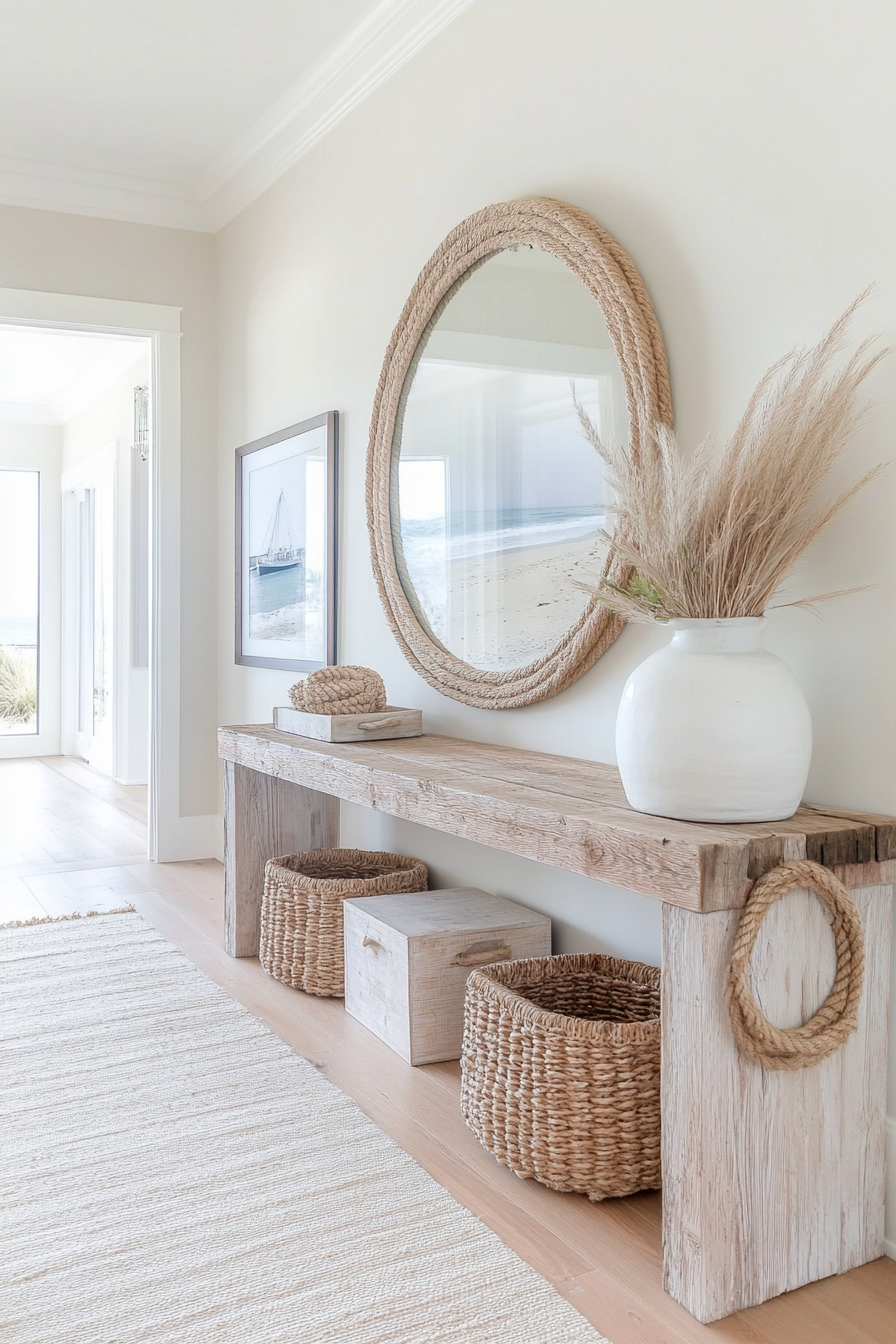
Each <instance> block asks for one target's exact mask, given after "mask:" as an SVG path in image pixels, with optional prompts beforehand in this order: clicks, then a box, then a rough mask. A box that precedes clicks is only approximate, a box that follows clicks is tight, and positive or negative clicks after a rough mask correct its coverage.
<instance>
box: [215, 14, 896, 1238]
mask: <svg viewBox="0 0 896 1344" xmlns="http://www.w3.org/2000/svg"><path fill="white" fill-rule="evenodd" d="M894 46H896V7H894V6H893V5H892V4H889V3H885V2H884V0H851V2H850V3H846V0H790V3H788V4H787V5H781V4H779V3H777V0H756V2H755V3H754V4H752V5H740V6H736V5H719V4H717V3H714V0H679V3H676V4H674V5H669V4H664V3H661V0H629V3H627V4H625V5H610V4H608V3H595V2H594V0H553V2H552V3H551V4H545V3H544V0H517V2H516V3H515V4H513V5H509V4H507V3H502V0H476V4H475V5H473V6H471V8H470V9H469V10H467V11H466V12H465V13H464V14H463V15H462V16H461V17H460V18H459V19H458V20H457V21H456V22H455V23H454V24H453V25H452V26H451V27H450V28H448V29H447V30H446V31H445V32H444V33H442V34H441V35H440V36H439V37H438V38H437V39H436V40H435V41H434V42H433V43H432V44H431V45H430V46H429V47H428V48H426V50H424V51H423V52H422V53H421V54H420V55H418V56H417V57H416V58H415V59H414V61H412V62H411V63H410V64H409V65H407V66H406V67H404V68H403V69H402V70H401V71H400V72H399V74H398V75H397V76H396V77H394V78H393V79H392V80H391V81H390V82H389V83H388V84H386V85H384V86H383V87H381V88H380V89H379V90H378V91H377V92H376V94H375V95H374V96H373V97H371V98H370V99H369V100H368V101H367V102H366V103H365V104H364V105H363V108H362V109H361V110H360V111H358V112H355V113H354V114H353V115H352V116H351V117H350V118H348V119H347V120H346V121H345V122H343V123H342V124H341V125H340V126H339V127H338V128H337V129H336V130H335V131H334V132H333V133H331V134H330V135H329V137H328V138H327V139H326V140H325V141H323V142H322V143H321V144H320V145H318V146H317V147H316V149H315V150H314V151H313V152H312V153H311V154H310V155H309V156H308V157H307V158H305V159H304V160H302V161H301V162H300V163H299V164H298V165H297V166H296V168H294V169H293V170H292V172H291V173H290V174H289V175H288V176H287V177H286V178H285V179H283V180H282V181H281V182H279V183H278V184H277V185H276V186H275V187H273V188H272V189H271V190H270V191H268V192H267V194H266V195H265V196H264V197H263V198H262V199H260V200H259V201H257V202H255V204H254V205H252V206H251V207H250V208H249V209H247V210H246V211H245V212H244V213H243V214H242V215H241V216H240V217H238V218H237V219H236V220H235V221H234V222H233V223H232V224H231V225H229V226H228V227H227V228H226V229H225V230H224V231H223V233H222V234H221V235H220V236H219V242H220V257H219V266H220V295H219V304H220V328H219V332H220V338H219V339H220V357H221V363H220V387H221V398H220V408H221V411H220V415H221V419H220V477H219V490H220V496H221V531H220V551H219V571H220V574H221V576H222V584H221V606H220V630H221V643H220V668H219V671H220V692H221V704H220V714H221V718H222V720H223V721H224V722H247V721H253V720H254V721H260V720H269V719H270V713H271V707H272V705H273V704H275V703H280V704H283V703H285V694H286V689H287V686H288V684H289V682H290V677H289V676H288V675H281V674H278V673H275V672H265V671H258V670H254V669H249V668H242V667H235V666H234V664H233V652H232V635H231V629H232V583H231V582H230V580H229V575H230V573H231V569H232V554H233V533H232V498H233V484H232V482H233V450H234V448H235V447H236V446H237V445H238V444H240V443H244V442H246V441H248V440H251V439H254V438H256V437H258V436H260V435H263V434H267V433H269V432H271V431H273V430H276V429H279V428H281V427H282V426H285V425H288V424H290V423H292V422H294V421H298V420H302V419H304V418H306V417H308V416H311V415H315V414H317V413H319V412H321V411H324V410H328V409H330V408H334V407H335V408H337V409H338V410H339V411H340V413H341V415H342V432H343V434H342V469H341V479H342V499H341V567H340V623H339V636H340V661H343V662H358V663H368V664H370V665H371V666H373V667H375V668H377V669H378V670H379V671H380V672H381V673H382V674H383V675H384V676H385V678H386V681H387V684H388V687H389V692H390V696H391V698H392V701H393V703H398V704H408V705H422V706H423V707H424V709H425V711H426V722H427V726H428V728H429V729H432V730H435V731H441V732H446V731H447V732H455V733H459V734H461V735H464V736H468V737H472V738H478V739H482V740H489V741H500V742H505V743H512V744H515V745H519V746H526V747H530V748H537V749H541V750H545V751H553V752H561V753H568V754H570V755H574V756H583V757H593V758H596V759H598V760H605V761H609V760H612V759H613V723H614V716H615V711H616V706H617V702H618V699H619V694H620V691H621V688H622V685H623V682H624V680H625V678H626V676H627V674H628V672H629V671H630V670H631V669H632V668H633V667H634V666H635V665H636V664H637V663H638V662H639V661H640V660H641V659H642V658H643V657H644V656H645V655H646V654H647V653H648V652H650V651H651V650H652V649H654V648H656V647H657V646H658V645H659V644H661V643H662V642H663V640H664V636H663V635H662V633H661V632H659V631H653V630H650V629H644V628H635V627H630V628H628V629H627V630H626V631H625V632H624V633H623V635H622V637H621V638H620V639H619V641H618V642H617V643H616V644H615V645H614V647H613V648H612V649H611V650H610V651H609V653H608V654H607V655H606V656H605V657H604V658H603V659H601V661H600V662H599V663H598V665H597V666H596V667H595V668H594V669H593V670H592V671H591V672H589V673H588V674H587V675H586V676H585V677H583V678H582V680H581V681H580V682H578V683H577V684H576V685H575V686H574V687H572V688H571V689H570V690H568V691H566V692H565V693H564V694H563V695H560V696H558V697H557V698H556V699H554V700H550V701H548V702H546V703H545V704H542V705H538V706H535V707H533V708H530V709H526V710H520V711H514V712H511V713H504V714H501V713H492V712H486V711H477V710H473V709H469V708H466V707H464V706H462V705H458V704H456V703H454V702H452V701H449V700H446V699H444V698H442V697H441V696H439V695H438V694H437V693H436V692H434V691H432V690H430V689H429V688H428V687H427V686H426V685H425V684H423V683H422V682H421V681H420V680H419V679H418V678H417V677H416V676H415V674H414V673H413V672H412V671H411V670H410V668H409V667H408V666H407V664H406V663H405V662H404V660H403V658H402V657H401V655H400V653H399V651H398V648H397V646H396V644H395V643H394V641H393V639H392V637H391V635H390V634H389V631H388V628H387V626H386V622H385V620H384V617H383V614H382V611H381V609H380V605H379V600H378V598H377V594H376V590H375V587H374V583H373V579H372V576H371V569H370V563H369V559H368V543H367V535H366V524H365V515H364V456H365V448H366V438H367V429H368V420H369V415H370V408H371V403H372V399H373V394H374V389H375V386H376V381H377V376H378V373H379V368H380V362H381V359H382V356H383V352H384V350H385V347H386V344H387V341H388V339H389V335H390V332H391V330H392V326H393V324H394V322H395V320H396V319H397V317H398V314H399V312H400V310H401V307H402V305H403V303H404V301H405V298H406V296H407V293H408V291H409V289H410V287H411V285H412V283H413V281H414V278H415V277H416V275H417V272H418V270H419V269H420V267H421V266H422V265H423V263H424V262H425V261H426V259H427V257H428V256H429V254H430V253H431V252H432V250H433V249H434V248H435V247H436V246H437V244H438V243H439V242H440V240H441V239H442V237H443V236H444V235H445V234H446V233H447V232H448V230H449V229H450V228H452V227H453V225H455V224H456V223H457V222H458V221H459V220H461V219H462V218H464V217H465V216H466V215H468V214H470V213H471V212H472V211H474V210H476V209H478V208H480V207H482V206H484V205H486V204H488V203H489V202H492V201H498V200H503V199H507V198H510V197H515V196H522V195H527V194H543V195H550V196H555V197H559V198H561V199H565V200H567V201H570V202H572V203H574V204H575V205H578V206H581V207H583V208H584V209H586V210H588V211H589V212H590V213H591V214H593V215H594V217H595V218H596V219H598V220H599V221H600V222H601V223H602V224H604V225H605V226H606V227H607V228H609V229H610V230H611V232H613V233H614V234H615V235H616V236H617V237H618V238H619V240H620V241H621V242H622V243H623V244H624V245H625V246H626V247H627V248H628V249H629V251H630V252H631V253H632V255H633V256H634V258H635V260H636V262H637V264H638V266H639V267H640V269H641V272H642V274H643V276H644V278H645V280H646V283H647V286H648V289H649V290H650V293H651V295H652V297H653V300H654V303H655V305H656V308H657V311H658V315H659V319H660V323H661V325H662V328H663V331H664V333H665V337H666V342H667V345H668V349H669V356H670V363H671V370H672V380H673V391H674V397H675V406H676V416H677V423H678V428H679V431H680V434H681V437H682V440H683V442H684V444H685V445H689V444H693V443H694V442H695V441H696V440H697V439H698V438H699V437H701V436H702V435H704V434H705V433H707V431H709V430H712V431H714V432H715V433H716V434H719V435H724V434H725V433H726V432H727V431H728V430H730V429H731V427H732V426H733V424H734V421H735V419H736V417H737V415H738V413H739V412H740V410H741V408H742V406H743V404H744V402H745V400H746V398H747V396H748V395H749V393H750V392H751V390H752V388H753V387H754V385H755V383H756V381H757V379H758V378H759V376H760V375H761V373H762V372H763V371H764V370H765V368H766V367H767V366H768V365H769V364H770V363H771V361H772V360H774V359H775V358H776V357H777V356H779V355H780V354H782V353H783V352H784V351H786V350H787V349H789V348H790V347H791V346H793V345H794V344H795V343H798V342H811V341H813V340H815V339H816V338H817V337H818V336H819V335H820V334H821V333H822V331H823V330H824V329H825V328H826V327H827V326H828V325H829V323H830V322H831V321H832V320H833V318H834V317H835V316H836V315H837V314H838V313H839V312H840V311H841V310H842V309H843V308H844V307H845V306H846V305H847V304H848V303H849V301H850V300H851V299H852V298H853V297H854V296H855V295H856V294H857V293H858V292H859V291H860V290H861V289H863V288H864V286H865V285H866V284H867V283H868V282H869V281H872V280H873V281H876V282H877V290H876V292H875V294H874V296H873V297H872V299H871V300H870V302H869V303H868V304H867V306H866V307H865V309H863V311H862V312H861V313H860V314H859V316H858V318H857V320H856V323H855V334H856V337H857V338H858V337H861V336H864V335H866V334H867V333H869V332H872V331H880V332H882V333H883V335H884V337H885V338H886V339H892V337H893V330H894V316H896V248H894V246H893V239H894V237H896V175H894V173H893V172H892V165H893V163H894V162H896V93H894V85H893V80H892V69H891V63H892V52H893V50H894ZM894 370H896V362H894V359H891V360H890V361H889V363H888V364H887V365H886V366H885V367H884V368H882V369H881V370H879V371H878V373H876V374H875V376H874V377H873V379H872V380H871V383H870V385H869V388H868V393H869V396H870V398H871V399H872V400H873V402H874V403H875V406H874V410H873V413H872V414H871V415H870V416H869V418H868V420H867V422H866V424H865V426H864V428H863V429H862V431H861V433H860V434H859V435H858V436H857V438H856V440H855V442H854V443H853V444H852V445H851V447H850V448H849V451H848V452H847V453H846V454H845V456H844V459H843V461H842V462H841V463H840V465H839V466H838V469H837V472H836V480H835V481H834V482H833V484H834V485H838V484H842V483H843V482H845V481H847V480H849V479H851V478H853V477H854V476H856V475H857V474H859V473H860V472H862V471H864V470H865V469H866V468H867V467H869V466H870V465H872V464H873V463H875V462H877V461H879V460H881V459H887V458H890V457H891V456H893V449H892V446H891V445H892V433H893V428H892V427H893V424H894V419H896V379H894ZM894 505H896V467H894V468H892V469H891V470H890V472H889V473H888V475H887V476H886V477H885V478H884V479H883V480H882V481H881V482H879V483H878V484H876V485H875V486H874V487H873V489H871V490H868V491H867V492H866V493H865V494H864V495H863V496H862V497H861V498H860V499H858V500H857V501H856V502H855V503H854V504H853V505H852V507H851V508H850V510H849V512H848V513H847V514H845V515H844V516H842V517H841V518H840V519H839V520H838V521H837V522H836V523H835V524H834V525H833V526H832V527H831V528H830V530H829V531H828V532H827V533H826V535H825V536H824V537H823V538H822V539H821V540H820V541H819V542H818V543H817V544H816V546H815V547H814V548H813V550H812V552H811V553H810V554H809V555H808V556H807V558H806V561H805V563H804V565H803V566H802V568H801V572H800V574H799V575H798V577H797V578H795V579H794V582H793V584H792V591H793V593H794V594H805V593H811V592H816V591H827V590H829V589H831V588H839V587H846V586H850V585H853V584H863V583H872V584H877V585H879V586H878V587H877V589H876V590H872V591H869V592H866V593H862V594H859V595H857V596H854V597H851V598H849V599H848V600H843V601H839V602H836V603H832V604H831V605H830V606H828V607H826V608H825V610H824V616H823V619H819V618H817V617H815V616H813V615H811V614H808V613H806V612H803V611H780V612H776V613H774V614H773V615H772V618H771V622H770V629H769V640H768V642H769V646H770V647H771V648H772V649H773V650H774V651H775V652H777V653H779V654H780V655H782V656H783V657H784V658H785V659H786V660H787V661H788V662H789V663H790V664H791V666H792V667H793V668H794V670H795V671H796V673H797V675H798V677H799V679H800V681H801V682H802V685H803V687H804V689H805V691H806V693H807V695H808V697H809V700H810V703H811V707H812V711H813V716H814V722H815V732H816V748H815V756H814V761H813V766H812V774H811V778H810V783H809V797H811V798H813V799H817V800H820V801H824V802H827V803H829V804H832V805H833V804H838V805H840V806H845V807H854V808H864V809H873V810H877V811H881V812H889V813H894V812H896V774H894V770H893V760H894V755H896V710H894V699H893V695H892V675H893V673H892V669H893V663H894V654H896V623H894V620H893V616H892V611H891V607H892V593H893V591H894V581H896V563H894V562H896V545H894V540H893V537H894V532H893V525H892V517H893V510H894ZM343 826H344V838H345V839H346V840H347V841H353V842H358V843H363V844H369V845H372V846H376V845H382V846H388V847H395V848H398V849H404V850H407V851H408V852H411V853H414V854H418V855H420V856H421V857H423V858H425V859H427V860H428V861H430V862H431V863H432V865H433V870H434V877H435V879H436V881H437V882H439V883H447V882H458V883H459V882H469V883H477V884H479V885H482V886H484V887H486V888H488V889H491V890H496V891H500V892H502V893H505V894H508V895H511V896H515V897H517V898H520V899H522V900H524V901H525V902H526V903H528V904H530V905H533V906H536V907H537V908H539V909H541V910H544V911H545V912H547V913H548V914H550V915H552V916H553V917H554V918H555V919H556V920H557V921H558V928H557V934H558V937H557V942H558V946H559V947H560V948H585V947H593V948H602V949H610V950H613V951H620V952H624V953H631V954H633V955H636V956H641V957H643V958H644V959H646V960H648V961H653V962H656V961H657V960H658V958H659V945H660V944H659V920H660V909H659V905H658V903H655V902H652V901H649V900H647V899H646V898H640V897H635V896H631V895H627V894H622V893H619V892H616V891H614V890H612V889H610V888H608V887H605V886H603V885H601V884H599V883H595V882H588V881H585V880H583V879H578V878H575V877H573V876H571V875H570V874H566V873H559V872H557V871H556V870H554V869H551V868H547V867H539V866H538V865H535V864H531V863H526V862H523V861H519V860H514V859H508V858H507V857H505V856H503V855H496V854H493V853H491V852H489V851H486V850H483V849H480V848H478V847H477V846H475V845H470V844H465V843H463V842H460V841H456V840H451V839H448V838H446V837H444V836H440V835H437V834H435V833H431V832H428V831H425V830H421V829H415V828H414V827H411V826H408V825H404V824H401V823H399V822H396V821H391V820H388V819H384V818H380V817H377V816H376V815H375V814H373V813H371V812H365V811H363V810H361V809H357V808H346V809H345V811H344V822H343ZM894 998H896V995H894ZM891 1039H892V1040H893V1049H894V1050H896V1030H894V1031H893V1033H892V1037H891ZM891 1111H894V1112H896V1065H891ZM894 1216H896V1211H894ZM891 1229H892V1230H891V1232H890V1235H891V1236H896V1226H893V1225H892V1224H891Z"/></svg>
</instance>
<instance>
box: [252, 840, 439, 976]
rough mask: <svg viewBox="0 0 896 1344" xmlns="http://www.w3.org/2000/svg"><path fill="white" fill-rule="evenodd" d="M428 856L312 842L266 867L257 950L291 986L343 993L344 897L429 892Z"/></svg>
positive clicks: (269, 967) (267, 965)
mask: <svg viewBox="0 0 896 1344" xmlns="http://www.w3.org/2000/svg"><path fill="white" fill-rule="evenodd" d="M428 882H429V873H428V871H427V868H426V864H425V863H421V862H420V860H419V859H411V858H408V857H407V856H406V855H404V854H387V853H384V852H381V851H380V850H366V849H309V850H308V851H307V852H306V853H304V854H287V855H286V856H285V857H284V858H280V859H269V860H268V862H267V863H266V864H265V866H264V895H263V897H262V901H261V941H260V945H259V954H258V955H259V957H260V958H261V964H262V966H263V967H264V969H265V970H266V971H267V972H268V974H269V975H273V976H275V977H276V979H278V980H282V981H283V982H284V984H287V985H290V986H291V987H292V988H293V989H304V990H305V991H306V992H307V993H308V994H320V995H323V996H331V997H333V998H342V997H344V995H345V961H344V952H343V925H342V902H343V901H344V900H345V899H346V897H348V896H391V895H394V894H396V893H398V892H403V891H426V888H427V885H428Z"/></svg>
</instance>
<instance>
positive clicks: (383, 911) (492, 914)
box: [344, 887, 551, 938]
mask: <svg viewBox="0 0 896 1344" xmlns="http://www.w3.org/2000/svg"><path fill="white" fill-rule="evenodd" d="M344 904H345V905H346V906H353V907H354V908H355V909H356V910H357V911H358V912H359V913H360V914H364V915H367V916H368V917H369V918H371V919H375V920H377V921H378V922H379V923H381V924H385V925H387V926H388V927H389V928H390V929H395V930H396V932H397V933H401V934H404V935H405V936H406V937H409V938H413V937H419V936H420V935H421V934H430V933H462V932H464V931H466V930H470V931H473V932H477V931H480V930H486V929H506V928H512V927H513V926H514V925H517V926H520V927H527V928H531V927H532V926H537V925H539V924H544V925H547V926H548V927H550V923H551V921H550V920H549V919H548V917H547V916H546V915H541V914H538V913H537V911H535V910H527V909H526V907H525V906H524V905H517V903H516V902H515V901H508V900H506V899H505V898H504V897H503V896H491V895H489V893H488V892H487V891H480V890H479V889H478V887H450V888H447V889H446V890H443V891H416V892H409V893H408V894H407V895H399V896H352V897H350V898H349V899H348V900H347V901H345V903H344Z"/></svg>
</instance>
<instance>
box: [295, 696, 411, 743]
mask: <svg viewBox="0 0 896 1344" xmlns="http://www.w3.org/2000/svg"><path fill="white" fill-rule="evenodd" d="M274 727H275V728H277V729H279V730H280V732H281V733H295V735H296V736H297V737H313V738H315V739H316V740H317V741H318V742H379V741H382V740H383V739H385V738H390V737H421V736H422V734H423V711H422V710H421V709H401V708H399V707H398V706H397V705H387V706H386V708H385V709H384V710H383V712H382V713H381V714H306V713H305V711H304V710H302V709H292V708H291V707H290V706H288V705H286V706H278V708H276V709H275V710H274Z"/></svg>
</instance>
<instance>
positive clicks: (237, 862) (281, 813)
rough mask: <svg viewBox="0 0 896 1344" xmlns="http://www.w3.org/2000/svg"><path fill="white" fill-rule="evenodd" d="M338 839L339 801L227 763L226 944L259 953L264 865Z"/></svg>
mask: <svg viewBox="0 0 896 1344" xmlns="http://www.w3.org/2000/svg"><path fill="white" fill-rule="evenodd" d="M338 844H339V800H338V798H333V797H332V796H331V795H330V794H328V793H318V792H317V791H316V790H315V789H305V788H302V786H301V785H300V784H292V783H290V782H289V781H288V780H285V779H277V778H276V777H275V776H273V775H263V774H261V772H260V771H258V770H251V769H250V768H249V767H248V766H246V765H237V764H235V762H233V761H225V762H224V946H225V948H226V950H227V951H228V952H229V953H230V955H231V956H232V957H257V956H258V937H259V925H260V920H261V896H262V891H263V889H264V865H265V863H266V862H267V861H268V859H273V858H276V857H278V855H281V854H290V853H298V852H300V851H301V850H303V849H318V848H321V849H323V848H330V847H333V846H336V845H338Z"/></svg>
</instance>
